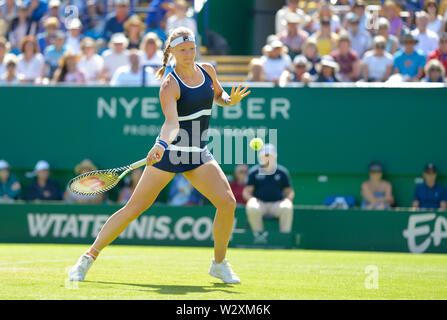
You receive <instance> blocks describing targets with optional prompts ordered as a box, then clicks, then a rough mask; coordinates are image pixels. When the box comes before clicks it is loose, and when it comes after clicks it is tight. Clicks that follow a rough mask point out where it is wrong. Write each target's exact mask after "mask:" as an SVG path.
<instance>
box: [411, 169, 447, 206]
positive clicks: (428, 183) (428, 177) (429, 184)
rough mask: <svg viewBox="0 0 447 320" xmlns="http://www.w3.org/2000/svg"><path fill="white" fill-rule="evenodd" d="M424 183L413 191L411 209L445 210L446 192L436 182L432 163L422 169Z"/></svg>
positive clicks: (446, 204) (446, 202) (435, 171)
mask: <svg viewBox="0 0 447 320" xmlns="http://www.w3.org/2000/svg"><path fill="white" fill-rule="evenodd" d="M423 175H424V181H425V183H424V184H422V185H420V186H417V187H416V189H415V190H414V200H413V207H414V208H420V209H442V210H445V209H447V191H446V189H445V187H444V186H442V185H440V184H438V183H437V182H436V177H437V170H436V167H435V165H434V164H433V163H428V164H427V165H426V166H425V167H424V174H423Z"/></svg>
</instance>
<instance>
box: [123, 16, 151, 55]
mask: <svg viewBox="0 0 447 320" xmlns="http://www.w3.org/2000/svg"><path fill="white" fill-rule="evenodd" d="M145 30H146V26H145V25H144V23H143V21H141V20H140V18H139V17H138V16H137V15H133V16H131V17H130V18H129V19H127V21H126V22H125V23H124V32H125V34H126V36H127V38H128V39H129V46H128V47H127V48H128V49H139V48H140V44H141V37H142V36H143V35H144V31H145Z"/></svg>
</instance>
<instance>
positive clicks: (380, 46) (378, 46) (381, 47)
mask: <svg viewBox="0 0 447 320" xmlns="http://www.w3.org/2000/svg"><path fill="white" fill-rule="evenodd" d="M376 49H385V46H384V45H377V46H376Z"/></svg>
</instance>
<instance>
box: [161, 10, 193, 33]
mask: <svg viewBox="0 0 447 320" xmlns="http://www.w3.org/2000/svg"><path fill="white" fill-rule="evenodd" d="M177 27H187V28H189V29H191V30H192V32H193V33H194V34H197V23H196V21H195V20H194V19H193V18H189V17H184V18H179V17H177V16H176V15H173V16H170V17H169V18H168V20H167V21H166V30H167V34H169V33H171V31H172V30H173V29H175V28H177Z"/></svg>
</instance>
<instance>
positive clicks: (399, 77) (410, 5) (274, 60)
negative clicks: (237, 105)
mask: <svg viewBox="0 0 447 320" xmlns="http://www.w3.org/2000/svg"><path fill="white" fill-rule="evenodd" d="M332 3H333V1H331V3H329V2H325V1H319V2H309V1H299V0H287V1H286V5H285V6H284V7H283V8H282V9H280V10H279V11H278V12H277V13H276V16H275V31H274V33H273V34H271V35H270V36H268V37H267V41H266V44H265V46H264V47H263V49H262V56H261V57H260V58H255V59H253V60H252V61H251V63H250V72H249V75H248V78H247V80H248V81H272V82H274V83H275V84H278V85H280V86H284V85H286V84H287V83H290V82H301V83H304V84H308V83H309V82H325V83H327V82H357V81H360V82H407V81H411V82H445V71H446V68H447V23H446V22H447V11H446V10H445V9H446V6H447V1H442V0H425V1H423V0H420V1H392V0H386V1H382V4H381V5H371V6H368V5H367V2H364V0H355V1H349V0H348V1H345V0H341V1H340V0H339V1H336V2H335V4H332Z"/></svg>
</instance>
